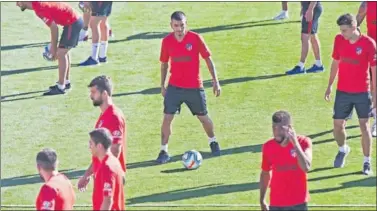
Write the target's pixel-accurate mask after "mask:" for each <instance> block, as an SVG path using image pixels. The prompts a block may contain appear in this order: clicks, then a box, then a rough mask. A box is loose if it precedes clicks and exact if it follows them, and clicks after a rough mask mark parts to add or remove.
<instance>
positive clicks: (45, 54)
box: [42, 43, 52, 61]
mask: <svg viewBox="0 0 377 211" xmlns="http://www.w3.org/2000/svg"><path fill="white" fill-rule="evenodd" d="M50 49H51V43H49V44H48V45H46V46H45V48H44V51H43V54H42V55H43V58H44V59H45V60H47V61H52V55H51V53H50Z"/></svg>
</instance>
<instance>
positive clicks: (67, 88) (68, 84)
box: [49, 83, 71, 90]
mask: <svg viewBox="0 0 377 211" xmlns="http://www.w3.org/2000/svg"><path fill="white" fill-rule="evenodd" d="M54 86H56V85H53V86H50V87H49V89H53V88H54ZM69 89H71V83H67V84H66V85H65V90H69Z"/></svg>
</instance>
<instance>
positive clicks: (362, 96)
mask: <svg viewBox="0 0 377 211" xmlns="http://www.w3.org/2000/svg"><path fill="white" fill-rule="evenodd" d="M371 99H372V96H371V94H370V93H369V92H364V93H355V94H353V93H347V92H342V91H339V90H337V91H336V96H335V103H334V115H333V119H344V120H347V119H350V118H351V117H352V110H353V108H355V110H356V113H357V116H358V118H359V119H367V118H369V117H370V111H371V109H372V100H371Z"/></svg>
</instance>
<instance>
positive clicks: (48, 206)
mask: <svg viewBox="0 0 377 211" xmlns="http://www.w3.org/2000/svg"><path fill="white" fill-rule="evenodd" d="M42 209H43V210H52V203H51V202H49V201H44V202H43V203H42Z"/></svg>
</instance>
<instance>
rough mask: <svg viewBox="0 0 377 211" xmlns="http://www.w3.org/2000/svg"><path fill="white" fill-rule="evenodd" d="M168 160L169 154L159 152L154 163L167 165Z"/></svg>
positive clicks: (162, 151)
mask: <svg viewBox="0 0 377 211" xmlns="http://www.w3.org/2000/svg"><path fill="white" fill-rule="evenodd" d="M169 160H170V156H169V154H168V153H167V152H165V151H164V150H161V151H160V153H159V154H158V157H157V160H156V162H157V163H160V164H162V163H167V162H168V161H169Z"/></svg>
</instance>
